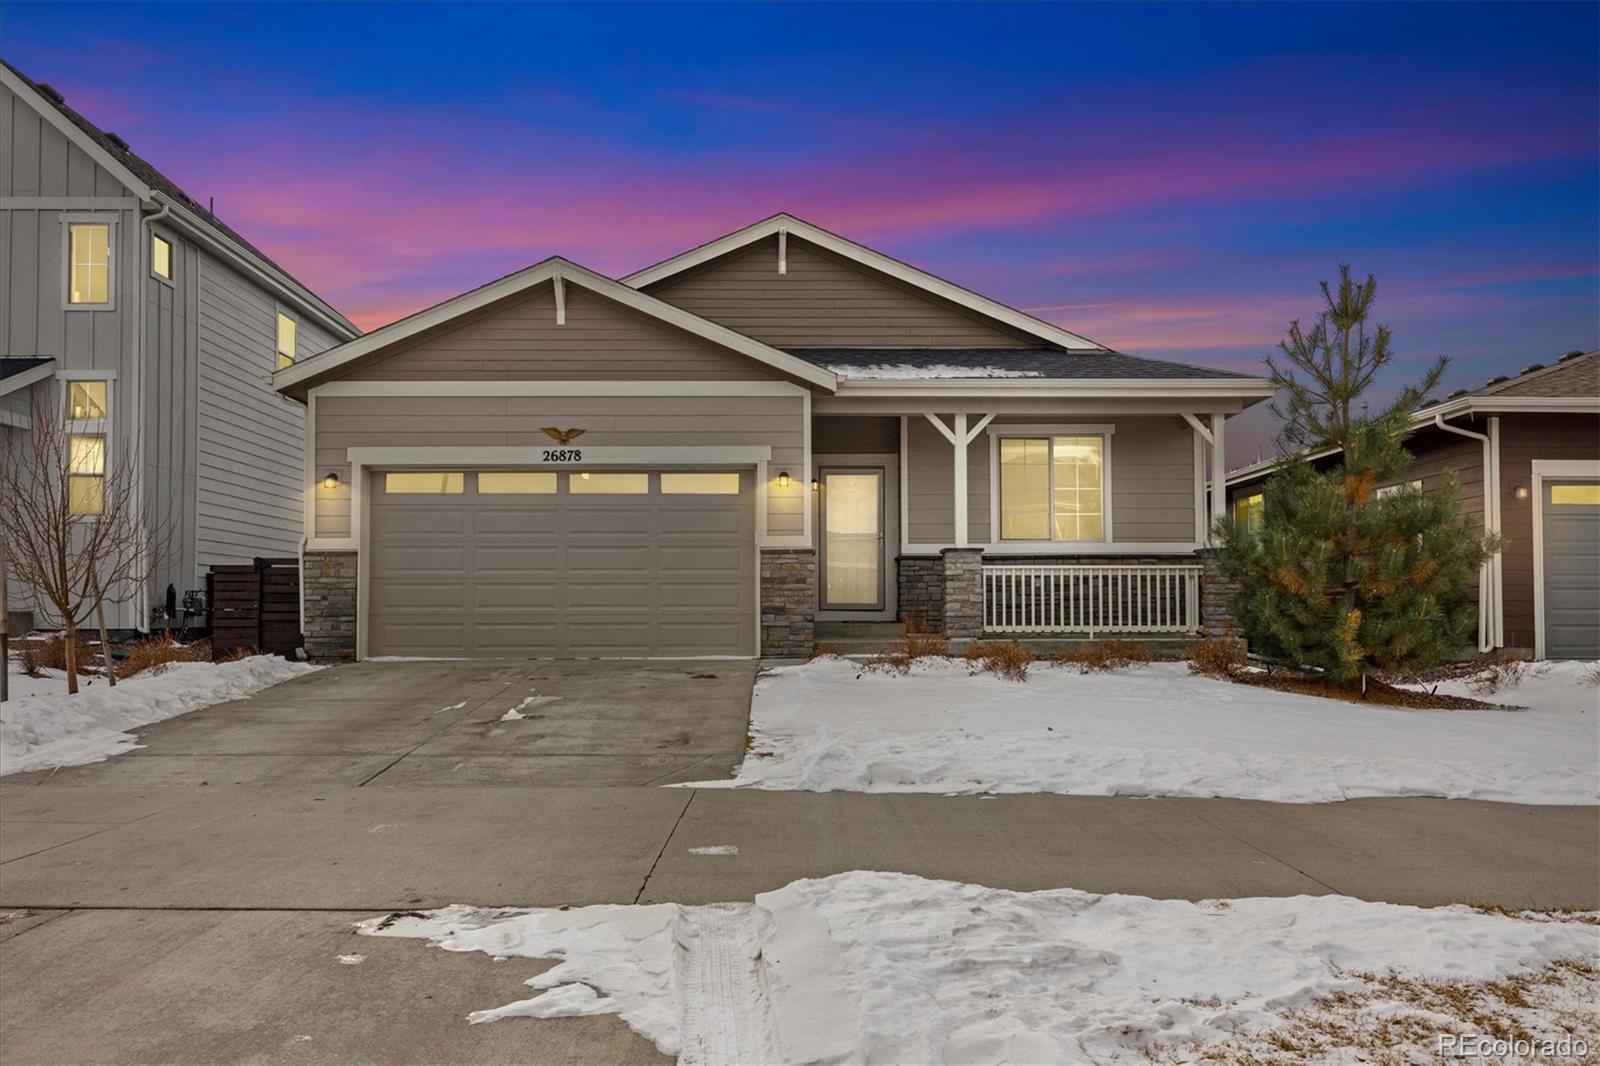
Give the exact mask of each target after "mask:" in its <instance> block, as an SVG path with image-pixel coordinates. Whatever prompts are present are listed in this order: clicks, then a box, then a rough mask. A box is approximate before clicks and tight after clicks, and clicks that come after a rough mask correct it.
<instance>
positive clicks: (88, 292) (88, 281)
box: [67, 222, 111, 307]
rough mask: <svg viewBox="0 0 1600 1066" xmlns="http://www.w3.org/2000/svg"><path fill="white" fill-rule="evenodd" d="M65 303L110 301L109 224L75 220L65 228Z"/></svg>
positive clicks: (82, 304) (84, 304) (101, 302)
mask: <svg viewBox="0 0 1600 1066" xmlns="http://www.w3.org/2000/svg"><path fill="white" fill-rule="evenodd" d="M67 302H68V303H69V304H74V305H79V306H89V307H93V306H97V305H99V306H104V305H108V304H110V303H111V224H110V223H109V222H74V223H72V224H71V225H69V226H68V227H67Z"/></svg>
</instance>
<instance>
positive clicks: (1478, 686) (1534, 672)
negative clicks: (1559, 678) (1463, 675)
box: [1467, 656, 1550, 696]
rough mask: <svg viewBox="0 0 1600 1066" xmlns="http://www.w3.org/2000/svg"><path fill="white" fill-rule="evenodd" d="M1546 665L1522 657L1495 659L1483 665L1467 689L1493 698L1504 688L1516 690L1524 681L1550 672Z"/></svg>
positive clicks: (1468, 683)
mask: <svg viewBox="0 0 1600 1066" xmlns="http://www.w3.org/2000/svg"><path fill="white" fill-rule="evenodd" d="M1549 669H1550V667H1549V666H1548V665H1547V664H1545V663H1530V662H1528V661H1527V660H1526V659H1523V658H1522V657H1521V656H1511V657H1509V658H1505V659H1495V660H1492V661H1490V662H1487V663H1484V664H1483V669H1482V670H1481V671H1480V672H1479V673H1477V674H1476V675H1474V676H1473V677H1472V680H1470V681H1468V682H1467V687H1468V688H1470V689H1471V690H1472V691H1473V692H1476V693H1477V694H1478V695H1480V696H1493V695H1494V694H1495V693H1496V692H1499V691H1500V690H1501V689H1504V688H1516V687H1517V686H1518V685H1520V684H1521V683H1522V682H1523V680H1525V679H1526V678H1530V677H1539V676H1540V675H1542V674H1544V673H1546V672H1547V671H1549Z"/></svg>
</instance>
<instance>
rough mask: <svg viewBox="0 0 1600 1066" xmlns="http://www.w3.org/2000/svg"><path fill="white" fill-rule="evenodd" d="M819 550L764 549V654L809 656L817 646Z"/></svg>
mask: <svg viewBox="0 0 1600 1066" xmlns="http://www.w3.org/2000/svg"><path fill="white" fill-rule="evenodd" d="M816 619H817V553H816V551H815V550H814V549H812V548H778V549H771V550H763V551H762V552H761V654H762V655H764V656H768V657H770V658H795V657H801V656H809V655H810V654H811V653H812V651H813V650H814V649H815V647H816Z"/></svg>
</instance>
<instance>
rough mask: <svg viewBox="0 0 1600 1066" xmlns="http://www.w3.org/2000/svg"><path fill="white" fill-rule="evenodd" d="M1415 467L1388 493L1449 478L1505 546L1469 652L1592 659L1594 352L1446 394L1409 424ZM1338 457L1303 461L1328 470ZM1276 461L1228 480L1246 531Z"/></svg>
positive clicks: (1599, 417)
mask: <svg viewBox="0 0 1600 1066" xmlns="http://www.w3.org/2000/svg"><path fill="white" fill-rule="evenodd" d="M1411 424H1412V427H1413V428H1412V431H1411V435H1410V437H1409V438H1408V439H1407V441H1406V447H1407V448H1408V449H1409V450H1410V452H1411V453H1412V455H1413V456H1414V458H1413V459H1412V461H1411V462H1410V463H1409V464H1408V465H1407V467H1406V468H1405V470H1404V471H1403V472H1402V473H1401V474H1400V476H1399V477H1398V478H1397V479H1396V480H1395V482H1394V483H1393V484H1391V485H1383V486H1379V488H1378V490H1377V491H1378V492H1380V493H1381V492H1385V491H1394V490H1395V489H1396V488H1398V487H1399V486H1401V485H1409V486H1412V487H1415V488H1418V489H1420V490H1422V491H1423V492H1429V491H1432V490H1433V489H1435V488H1436V487H1437V486H1438V485H1439V484H1440V483H1441V481H1442V480H1443V478H1444V476H1445V475H1446V474H1448V473H1451V472H1453V473H1455V474H1456V476H1457V478H1458V480H1459V481H1460V484H1461V505H1462V507H1463V508H1464V509H1465V510H1466V511H1467V513H1468V514H1471V515H1473V516H1474V517H1477V518H1481V519H1482V521H1483V528H1484V531H1485V532H1487V533H1499V534H1501V536H1502V537H1503V538H1504V541H1505V544H1504V547H1503V548H1502V550H1501V551H1500V552H1499V553H1497V554H1496V555H1495V556H1494V558H1493V559H1491V560H1490V562H1489V564H1488V565H1487V566H1486V567H1484V569H1483V571H1482V572H1480V574H1479V575H1478V581H1477V587H1476V589H1475V590H1474V594H1475V595H1476V597H1477V602H1478V650H1479V651H1482V652H1500V651H1504V652H1517V653H1520V654H1524V655H1532V656H1535V657H1537V658H1541V659H1543V658H1550V659H1596V658H1600V351H1592V352H1571V353H1569V354H1568V355H1566V356H1564V357H1562V358H1561V359H1560V360H1558V361H1556V362H1554V363H1552V364H1550V365H1549V366H1544V365H1540V364H1535V365H1533V366H1530V367H1528V368H1526V369H1525V370H1523V371H1522V372H1521V373H1519V374H1517V375H1515V376H1511V377H1497V378H1495V379H1494V380H1493V381H1491V382H1489V383H1488V384H1487V385H1484V386H1483V387H1482V388H1479V389H1472V390H1465V389H1463V390H1461V391H1459V392H1456V393H1453V394H1452V395H1451V396H1450V397H1449V398H1448V399H1446V400H1445V401H1444V402H1442V403H1434V404H1429V405H1428V406H1426V407H1424V408H1422V409H1421V410H1419V411H1418V412H1417V413H1416V415H1415V416H1414V417H1413V418H1412V423H1411ZM1337 454H1338V453H1337V452H1335V451H1323V452H1319V453H1316V454H1315V455H1311V456H1308V457H1307V459H1308V460H1309V461H1311V462H1332V461H1333V460H1334V458H1335V457H1336V456H1337ZM1276 463H1277V460H1265V461H1262V462H1258V463H1253V464H1251V465H1249V466H1246V467H1242V468H1240V469H1238V470H1234V471H1231V472H1230V473H1229V474H1228V476H1227V479H1226V481H1227V494H1228V501H1229V505H1230V506H1231V507H1232V508H1233V513H1234V515H1235V517H1236V518H1238V519H1239V520H1240V521H1250V520H1251V519H1250V516H1251V515H1252V514H1254V513H1258V512H1259V511H1260V509H1261V507H1262V506H1263V504H1262V484H1263V482H1265V481H1266V479H1267V478H1268V477H1269V476H1270V475H1271V473H1272V470H1273V468H1274V466H1275V465H1276Z"/></svg>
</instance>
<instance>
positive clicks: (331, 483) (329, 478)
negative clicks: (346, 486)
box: [322, 470, 339, 489]
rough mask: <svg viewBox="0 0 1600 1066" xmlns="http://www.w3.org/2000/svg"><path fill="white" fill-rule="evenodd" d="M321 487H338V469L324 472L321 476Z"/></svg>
mask: <svg viewBox="0 0 1600 1066" xmlns="http://www.w3.org/2000/svg"><path fill="white" fill-rule="evenodd" d="M322 487H323V488H325V489H336V488H338V487H339V473H338V471H336V470H330V471H328V472H327V473H326V474H324V475H323V477H322Z"/></svg>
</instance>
